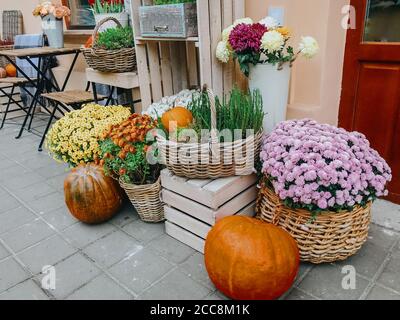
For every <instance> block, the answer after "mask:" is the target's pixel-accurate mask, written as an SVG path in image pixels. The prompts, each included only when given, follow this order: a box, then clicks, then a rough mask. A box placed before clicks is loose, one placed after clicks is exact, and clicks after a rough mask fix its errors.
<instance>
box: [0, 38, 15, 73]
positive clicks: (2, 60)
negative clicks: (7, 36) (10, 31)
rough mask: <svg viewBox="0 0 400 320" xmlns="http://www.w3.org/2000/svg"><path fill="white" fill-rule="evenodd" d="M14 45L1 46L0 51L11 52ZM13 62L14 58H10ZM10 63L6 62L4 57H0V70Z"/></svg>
mask: <svg viewBox="0 0 400 320" xmlns="http://www.w3.org/2000/svg"><path fill="white" fill-rule="evenodd" d="M13 49H14V45H12V44H11V45H1V46H0V51H5V50H13ZM11 59H12V60H13V61H14V62H15V58H14V57H13V58H11ZM9 63H10V61H8V60H7V58H6V57H3V56H0V68H4V67H5V66H6V65H8V64H9Z"/></svg>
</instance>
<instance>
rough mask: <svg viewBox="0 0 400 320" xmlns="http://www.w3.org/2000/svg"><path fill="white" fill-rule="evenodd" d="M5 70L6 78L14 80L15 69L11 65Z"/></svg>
mask: <svg viewBox="0 0 400 320" xmlns="http://www.w3.org/2000/svg"><path fill="white" fill-rule="evenodd" d="M5 69H6V72H7V76H8V77H12V78H15V77H16V76H17V69H16V68H15V67H14V66H13V65H12V64H11V63H9V64H7V65H6V67H5Z"/></svg>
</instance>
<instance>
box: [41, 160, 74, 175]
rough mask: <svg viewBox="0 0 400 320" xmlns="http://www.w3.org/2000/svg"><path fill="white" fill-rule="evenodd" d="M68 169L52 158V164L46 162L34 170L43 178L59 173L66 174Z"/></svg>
mask: <svg viewBox="0 0 400 320" xmlns="http://www.w3.org/2000/svg"><path fill="white" fill-rule="evenodd" d="M68 171H69V170H68V167H66V166H65V165H63V164H61V163H58V162H56V161H55V160H53V163H52V164H48V165H46V166H44V167H41V168H38V169H36V170H35V172H36V173H37V174H39V175H41V176H42V177H44V178H52V177H55V176H58V175H60V174H67V173H68Z"/></svg>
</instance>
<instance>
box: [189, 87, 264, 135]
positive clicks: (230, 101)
mask: <svg viewBox="0 0 400 320" xmlns="http://www.w3.org/2000/svg"><path fill="white" fill-rule="evenodd" d="M215 102H216V109H217V129H218V130H219V131H220V132H221V131H223V130H226V129H227V130H230V131H231V132H234V130H242V134H243V136H242V137H241V138H245V136H246V130H247V129H253V130H254V132H259V131H261V130H262V126H263V119H264V112H263V103H262V97H261V95H260V92H259V91H258V90H255V91H253V92H247V93H245V92H242V91H241V90H240V89H238V88H236V87H235V88H234V89H233V90H232V91H231V92H230V94H229V98H227V97H226V96H224V97H223V99H222V100H220V99H219V98H217V97H216V98H215ZM188 109H189V110H190V111H191V112H192V114H193V118H194V127H195V130H196V131H198V132H200V131H201V130H202V129H207V130H210V129H211V110H210V100H209V98H208V95H207V93H206V92H203V93H202V94H201V95H199V96H198V97H196V96H194V97H193V101H192V102H191V103H190V104H189V106H188Z"/></svg>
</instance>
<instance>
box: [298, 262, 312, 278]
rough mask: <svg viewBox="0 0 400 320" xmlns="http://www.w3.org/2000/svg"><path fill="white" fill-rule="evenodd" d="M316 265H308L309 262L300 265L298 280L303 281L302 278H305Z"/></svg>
mask: <svg viewBox="0 0 400 320" xmlns="http://www.w3.org/2000/svg"><path fill="white" fill-rule="evenodd" d="M314 266H315V265H313V264H311V263H308V262H301V263H300V268H299V272H298V273H297V276H296V280H299V279H301V277H303V275H304V274H305V273H306V272H307V271H309V270H310V269H312V268H313V267H314Z"/></svg>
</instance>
